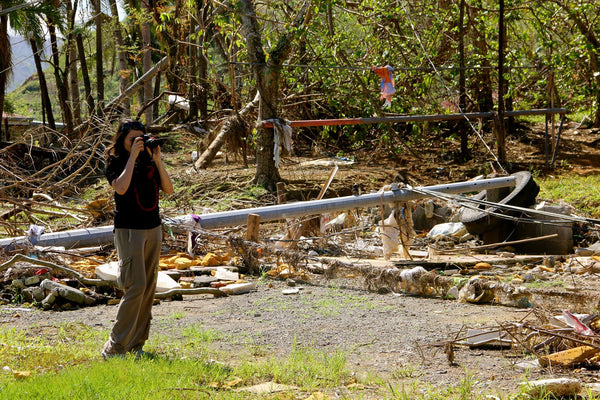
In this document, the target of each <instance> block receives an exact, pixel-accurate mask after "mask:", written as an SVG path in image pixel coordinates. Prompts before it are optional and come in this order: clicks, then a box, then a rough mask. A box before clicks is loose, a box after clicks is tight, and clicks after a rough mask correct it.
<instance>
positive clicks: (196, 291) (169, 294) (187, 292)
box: [154, 288, 228, 299]
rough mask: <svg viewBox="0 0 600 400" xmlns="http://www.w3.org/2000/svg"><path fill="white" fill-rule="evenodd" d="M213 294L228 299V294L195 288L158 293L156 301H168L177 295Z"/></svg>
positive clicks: (216, 290)
mask: <svg viewBox="0 0 600 400" xmlns="http://www.w3.org/2000/svg"><path fill="white" fill-rule="evenodd" d="M191 294H212V295H214V296H215V297H227V296H228V294H227V293H225V292H223V291H221V290H219V289H215V288H193V289H179V288H177V289H170V290H167V291H166V292H161V293H156V294H155V295H154V298H155V299H167V298H169V297H172V296H176V295H191Z"/></svg>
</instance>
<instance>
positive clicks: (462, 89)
mask: <svg viewBox="0 0 600 400" xmlns="http://www.w3.org/2000/svg"><path fill="white" fill-rule="evenodd" d="M458 19H459V21H458V52H459V65H460V72H459V76H458V107H459V108H460V111H461V112H463V113H464V112H467V93H466V77H465V75H466V70H465V67H466V65H465V0H460V10H459V17H458ZM458 127H459V131H460V154H461V157H462V159H463V160H465V161H466V160H467V159H468V158H469V125H468V124H467V121H465V120H461V121H460V123H459V124H458Z"/></svg>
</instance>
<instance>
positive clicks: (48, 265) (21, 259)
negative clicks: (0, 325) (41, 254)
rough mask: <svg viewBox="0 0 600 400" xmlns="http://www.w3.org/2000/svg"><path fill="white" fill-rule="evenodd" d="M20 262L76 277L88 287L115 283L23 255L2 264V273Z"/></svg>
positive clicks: (16, 255) (0, 267) (0, 266)
mask: <svg viewBox="0 0 600 400" xmlns="http://www.w3.org/2000/svg"><path fill="white" fill-rule="evenodd" d="M18 262H26V263H29V264H35V265H41V266H42V267H46V268H50V269H52V270H58V271H61V272H64V273H66V274H67V275H69V276H72V277H74V278H75V279H77V280H78V281H79V282H81V283H82V284H84V285H88V286H112V285H113V282H110V281H105V280H104V279H90V278H86V277H85V276H83V275H82V274H80V273H79V272H77V271H75V270H73V269H71V268H67V267H65V266H62V265H58V264H54V263H51V262H50V261H44V260H39V259H37V258H31V257H27V256H24V255H23V254H15V255H14V256H13V257H12V258H11V259H10V260H8V261H6V262H5V263H2V264H0V271H3V270H5V269H7V268H8V267H10V266H11V265H13V264H15V263H18Z"/></svg>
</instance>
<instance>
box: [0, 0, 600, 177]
mask: <svg viewBox="0 0 600 400" xmlns="http://www.w3.org/2000/svg"><path fill="white" fill-rule="evenodd" d="M501 3H502V6H503V8H502V9H501V8H500V7H499V3H498V2H495V1H489V0H435V1H432V0H416V1H411V2H407V1H399V0H383V1H373V0H362V1H342V0H312V1H308V0H305V1H296V0H292V1H277V0H275V1H266V2H255V1H251V0H239V1H234V0H229V1H228V0H225V1H210V0H185V1H184V0H172V1H166V0H156V1H152V2H149V1H145V0H143V1H135V0H130V1H126V2H124V3H119V4H120V7H118V5H119V4H118V3H117V2H116V0H106V1H102V0H93V1H91V2H90V4H87V3H84V2H80V1H78V0H54V1H41V2H33V3H31V2H29V3H26V2H25V1H23V0H12V1H11V2H3V5H2V6H0V45H3V43H4V40H5V39H6V37H7V31H6V29H2V26H3V25H2V24H1V22H2V21H5V23H6V22H7V21H9V20H10V21H23V19H22V17H21V15H22V13H23V12H24V10H29V12H30V13H34V14H35V15H37V18H38V21H44V24H43V26H44V27H50V28H52V27H53V26H56V27H58V29H59V32H60V35H61V45H60V47H58V46H57V48H56V49H53V54H52V56H51V57H48V58H47V59H46V60H44V61H45V62H47V63H50V64H51V65H52V69H53V72H54V79H55V80H56V81H57V82H56V83H57V86H58V87H59V89H62V90H59V91H58V93H59V95H58V96H57V97H56V98H55V99H54V100H53V102H52V104H47V105H46V107H41V108H40V109H41V110H42V112H43V113H44V114H45V115H48V112H50V111H51V110H52V109H54V110H55V112H58V113H61V114H62V115H63V122H66V123H68V126H69V128H68V129H69V130H72V134H76V133H77V129H78V128H77V127H78V125H80V123H79V122H78V121H85V120H94V121H98V120H104V121H107V122H108V123H111V122H112V121H114V118H115V116H114V115H107V110H106V109H104V108H102V106H103V105H105V104H107V103H110V102H111V101H112V100H113V99H114V98H115V97H117V96H118V95H119V93H123V92H125V91H126V90H127V88H128V87H131V86H132V84H133V83H134V82H136V81H139V79H140V78H141V77H143V76H144V74H147V73H148V72H149V71H152V69H153V68H154V66H155V65H156V64H158V63H159V62H162V63H163V64H160V65H161V68H160V70H158V71H155V73H153V74H152V75H151V76H150V77H151V78H152V79H150V78H148V79H146V80H145V81H144V82H142V85H141V86H140V87H143V88H144V89H143V90H141V89H140V90H139V91H137V94H138V95H137V97H136V96H127V97H126V98H123V99H122V101H120V102H119V104H118V106H119V107H118V108H117V109H116V110H111V113H116V115H117V116H120V115H132V116H134V117H135V116H138V114H141V113H143V115H144V119H145V122H146V123H147V124H165V123H172V122H177V121H188V122H189V121H193V122H194V123H196V124H198V125H199V126H201V127H204V128H208V129H210V128H211V126H212V125H211V122H214V119H215V117H222V116H224V115H227V114H235V113H236V112H238V110H239V109H240V108H242V107H243V106H244V105H245V104H247V103H249V102H250V101H252V99H254V97H255V95H256V92H257V91H259V93H260V94H261V103H260V107H259V109H260V111H259V113H258V115H257V116H256V118H257V119H259V120H264V119H277V118H281V119H288V120H298V119H328V118H361V117H362V118H364V117H372V116H386V115H391V116H394V115H416V114H422V115H426V114H448V113H470V112H490V111H491V112H498V111H499V110H500V111H502V110H528V109H541V108H556V107H565V108H567V109H568V110H569V111H571V112H575V111H577V112H581V113H582V114H584V115H587V116H588V118H589V120H590V121H591V123H593V124H594V125H595V126H600V65H599V59H598V53H599V51H600V39H599V38H598V37H597V32H600V25H599V24H600V22H599V18H598V17H599V16H600V5H598V3H597V2H594V1H591V0H584V1H578V2H574V1H568V0H551V1H534V2H531V1H524V0H510V1H505V2H504V1H503V2H501ZM27 4H29V6H27ZM19 5H20V7H19ZM33 5H35V7H33ZM48 5H51V6H52V8H53V9H54V10H59V11H60V13H54V14H52V15H49V14H47V11H48V10H47V9H46V10H43V9H41V8H39V7H42V6H48ZM7 6H8V7H7ZM15 6H17V7H16V8H13V9H12V10H11V8H10V7H15ZM36 7H37V8H36ZM82 7H83V8H82ZM86 7H87V8H89V10H87V9H86ZM3 10H4V11H3ZM84 11H87V12H84ZM92 11H95V12H92ZM119 13H122V15H119ZM57 14H58V15H57ZM76 15H77V16H80V15H87V16H88V17H87V18H88V20H85V18H84V19H83V20H81V18H75V16H76ZM22 24H23V23H22ZM22 26H29V28H26V29H25V31H28V30H30V31H31V33H32V34H35V37H38V36H41V37H43V35H44V34H47V35H49V36H51V35H52V29H48V30H45V31H43V32H38V31H37V27H39V26H40V25H36V24H33V25H31V24H30V23H28V25H22ZM19 32H20V33H21V34H22V35H24V34H25V33H27V32H23V31H22V30H20V31H19ZM500 33H503V34H502V35H501V34H500ZM5 51H8V52H9V51H10V50H9V49H8V50H4V49H3V54H4V52H5ZM165 59H166V61H168V62H167V64H164V60H165ZM500 60H503V62H502V69H501V70H502V71H503V74H502V76H499V71H500V69H499V66H500ZM164 65H166V66H164ZM386 65H389V66H391V67H392V68H393V79H394V82H395V89H396V93H395V94H394V96H393V98H392V101H391V106H390V107H389V108H382V105H383V101H382V100H381V99H380V92H379V88H380V81H381V79H380V77H378V76H377V75H376V74H375V73H374V72H373V71H372V68H373V67H382V66H386ZM10 68H11V67H10V65H1V66H0V77H3V78H4V80H5V77H6V76H7V74H8V73H9V72H10ZM92 71H94V72H92ZM501 77H502V78H503V79H500V78H501ZM2 82H3V80H2V79H0V90H2V93H4V87H3V86H2ZM78 82H84V83H85V85H84V86H85V87H83V88H79V83H78ZM112 82H118V83H117V84H114V83H112ZM105 84H106V91H105ZM73 85H77V86H76V87H75V88H73ZM499 85H502V86H499ZM117 86H118V89H117ZM108 93H110V95H109V94H108ZM163 93H168V94H177V95H179V96H180V97H182V98H186V99H187V101H188V104H189V108H187V109H186V110H185V111H182V110H181V109H179V108H174V107H173V105H172V104H169V103H168V102H166V101H164V99H165V97H164V96H163V97H160V96H161V94H163ZM79 94H81V96H80V97H79V96H78V95H79ZM499 94H500V98H499V97H498V95H499ZM111 97H112V98H111ZM0 98H1V97H0ZM84 101H85V102H87V103H88V106H87V107H80V106H78V105H79V103H82V102H84ZM98 103H100V104H99V105H98ZM69 115H73V117H69ZM66 118H71V119H72V121H71V122H69V121H65V119H66ZM499 122H500V123H501V124H502V127H504V124H505V121H504V119H503V118H501V121H499ZM487 126H489V127H490V129H492V124H491V123H490V124H489V125H487ZM455 128H456V129H453V131H452V132H451V133H448V134H455V133H456V132H459V133H460V134H461V135H462V136H463V139H464V142H463V146H462V149H461V151H462V152H463V153H467V152H468V149H469V147H470V146H472V145H473V143H475V142H477V141H479V140H480V139H479V138H478V137H477V135H475V134H474V133H476V132H474V131H475V130H476V128H475V127H474V125H473V124H470V125H469V124H462V125H460V124H459V125H456V126H455ZM420 129H422V127H420V126H417V124H379V125H376V126H372V125H355V126H327V127H322V128H307V129H305V130H303V137H304V138H306V139H307V141H308V142H309V143H310V142H311V141H315V140H321V141H332V142H336V143H343V144H344V145H345V146H346V147H347V148H349V149H352V148H363V147H369V146H371V147H373V148H383V149H385V150H386V151H391V152H394V151H397V150H398V147H401V144H399V141H398V139H405V140H406V139H407V138H410V137H411V135H414V134H415V133H418V131H419V130H420ZM477 129H478V128H477ZM493 129H496V130H497V129H498V127H497V126H496V127H494V128H493ZM507 129H508V130H509V132H510V127H508V128H507ZM79 132H80V131H79ZM68 134H69V133H68ZM272 138H273V132H272V130H271V129H264V128H259V129H258V130H254V131H253V132H249V133H248V135H246V137H245V140H246V142H247V144H249V145H251V146H253V148H254V149H255V151H256V153H257V168H258V170H259V171H257V176H256V177H257V182H258V183H260V184H261V185H265V186H273V184H274V180H276V179H277V176H278V175H277V171H276V168H275V166H274V165H273V161H272V160H273V150H272V147H273V139H272ZM501 140H503V139H497V141H501ZM495 145H496V149H497V150H496V151H498V153H499V154H500V155H501V151H500V150H501V146H502V143H496V144H495ZM464 156H465V157H466V156H468V155H467V154H464ZM500 158H502V156H500ZM261 160H262V161H261ZM500 161H501V162H502V161H505V160H500ZM273 168H275V169H273Z"/></svg>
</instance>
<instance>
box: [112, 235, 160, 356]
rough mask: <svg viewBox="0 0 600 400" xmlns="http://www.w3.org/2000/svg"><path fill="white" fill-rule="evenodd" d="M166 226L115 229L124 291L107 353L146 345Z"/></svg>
mask: <svg viewBox="0 0 600 400" xmlns="http://www.w3.org/2000/svg"><path fill="white" fill-rule="evenodd" d="M161 244H162V228H161V227H160V226H158V227H156V228H153V229H115V247H116V249H117V254H118V256H119V276H118V278H117V285H118V286H119V288H120V289H122V290H123V291H124V294H123V297H122V298H121V302H120V303H119V309H118V311H117V318H116V320H115V324H114V326H113V328H112V332H111V334H110V337H109V339H108V341H107V342H106V343H105V344H104V349H103V350H104V353H106V354H124V353H127V352H129V351H137V350H140V349H141V348H142V346H144V343H145V342H146V340H147V339H148V334H149V332H150V320H151V319H152V304H153V302H154V293H155V291H156V280H157V276H158V262H159V258H160V248H161Z"/></svg>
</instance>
